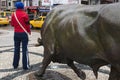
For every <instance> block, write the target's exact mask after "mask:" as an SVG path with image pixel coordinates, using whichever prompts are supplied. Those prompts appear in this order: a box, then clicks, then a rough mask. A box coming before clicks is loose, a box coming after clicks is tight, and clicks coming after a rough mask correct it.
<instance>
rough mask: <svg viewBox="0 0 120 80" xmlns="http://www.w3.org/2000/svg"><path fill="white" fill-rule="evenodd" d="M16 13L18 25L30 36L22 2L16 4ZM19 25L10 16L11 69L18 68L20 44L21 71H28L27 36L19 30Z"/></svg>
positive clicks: (13, 16) (13, 17)
mask: <svg viewBox="0 0 120 80" xmlns="http://www.w3.org/2000/svg"><path fill="white" fill-rule="evenodd" d="M15 6H16V11H15V14H16V16H17V18H18V21H19V22H20V24H21V25H22V26H23V27H24V29H25V30H26V31H27V32H28V33H29V34H31V31H30V24H29V17H28V14H27V13H26V12H25V11H24V4H23V3H22V2H16V4H15ZM20 24H19V23H18V22H17V20H16V18H15V15H14V14H12V18H11V25H12V26H13V27H14V58H13V67H14V69H16V68H18V66H19V59H20V44H22V64H23V69H24V70H28V69H29V68H30V66H29V58H28V49H27V45H28V35H27V34H26V32H25V31H24V30H23V28H21V26H20Z"/></svg>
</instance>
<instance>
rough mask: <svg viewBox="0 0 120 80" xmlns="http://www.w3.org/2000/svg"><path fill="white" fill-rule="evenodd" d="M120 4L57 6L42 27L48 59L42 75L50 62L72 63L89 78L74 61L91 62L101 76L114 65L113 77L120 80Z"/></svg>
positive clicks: (82, 75)
mask: <svg viewBox="0 0 120 80" xmlns="http://www.w3.org/2000/svg"><path fill="white" fill-rule="evenodd" d="M119 9H120V4H110V5H98V6H80V5H70V6H68V5H66V6H65V5H63V6H59V7H56V8H55V9H53V10H52V11H51V12H50V13H49V14H48V16H47V19H46V20H45V23H44V25H43V29H42V40H43V46H44V59H43V66H42V69H41V70H40V71H39V74H38V75H43V73H44V72H45V69H46V67H47V66H48V64H49V63H50V62H51V61H53V62H60V63H66V64H68V65H69V66H70V67H71V68H72V69H73V70H74V71H75V73H77V75H78V76H79V77H80V78H82V79H83V80H84V79H85V74H84V73H83V72H82V71H81V70H80V71H79V70H78V69H77V68H76V67H75V66H74V64H73V61H76V62H78V63H80V64H85V65H89V66H90V67H91V68H92V69H93V72H94V74H95V76H96V77H97V71H98V69H99V68H100V67H101V66H103V65H106V64H111V72H110V77H109V80H120V35H119V34H120V11H119Z"/></svg>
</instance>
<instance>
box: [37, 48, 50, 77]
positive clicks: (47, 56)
mask: <svg viewBox="0 0 120 80" xmlns="http://www.w3.org/2000/svg"><path fill="white" fill-rule="evenodd" d="M44 53H45V54H44V58H43V61H42V66H41V68H40V69H39V71H38V72H37V73H35V75H36V76H38V77H42V76H43V74H44V73H45V70H46V68H47V66H48V65H49V64H50V62H51V58H52V55H51V54H50V53H49V51H48V50H46V49H44Z"/></svg>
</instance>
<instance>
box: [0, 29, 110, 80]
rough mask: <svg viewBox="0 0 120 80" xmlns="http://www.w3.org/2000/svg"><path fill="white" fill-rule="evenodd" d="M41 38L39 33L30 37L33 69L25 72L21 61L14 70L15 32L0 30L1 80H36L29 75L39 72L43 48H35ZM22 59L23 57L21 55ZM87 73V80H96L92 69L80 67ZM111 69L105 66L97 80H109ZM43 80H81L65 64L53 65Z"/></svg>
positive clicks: (30, 56)
mask: <svg viewBox="0 0 120 80" xmlns="http://www.w3.org/2000/svg"><path fill="white" fill-rule="evenodd" d="M38 37H40V33H39V32H32V35H31V37H30V41H29V45H28V50H29V53H30V54H29V59H30V65H31V66H32V69H31V70H30V71H23V69H22V62H21V61H22V60H21V59H20V64H19V68H18V69H17V70H14V69H13V67H12V61H13V51H14V49H13V32H12V31H7V30H0V80H34V79H29V77H28V75H29V74H31V73H33V72H35V71H37V70H39V66H40V64H41V62H42V59H43V50H44V49H43V47H42V46H39V47H35V46H34V45H35V44H36V43H37V38H38ZM21 57H22V55H21ZM79 67H80V68H81V69H82V70H83V71H85V73H86V80H96V79H95V76H94V75H93V72H92V71H91V68H89V67H88V66H83V65H80V66H79ZM108 74H109V68H108V67H106V66H104V67H102V68H101V69H100V71H99V75H98V79H97V80H108ZM43 78H44V79H42V80H80V79H79V78H78V77H77V75H76V74H75V73H74V72H73V70H72V69H71V68H69V67H68V66H67V65H64V64H58V63H54V64H53V63H51V64H50V65H49V67H48V68H47V70H46V73H45V75H44V77H43Z"/></svg>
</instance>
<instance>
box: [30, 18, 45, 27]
mask: <svg viewBox="0 0 120 80" xmlns="http://www.w3.org/2000/svg"><path fill="white" fill-rule="evenodd" d="M45 18H46V16H40V17H39V18H37V19H34V20H30V25H31V28H42V24H43V23H44V20H45Z"/></svg>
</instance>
